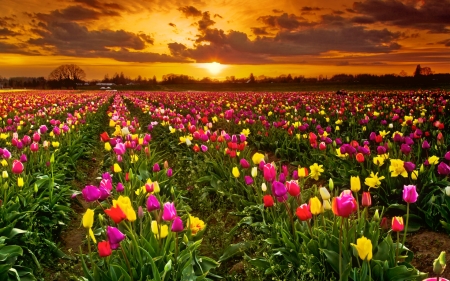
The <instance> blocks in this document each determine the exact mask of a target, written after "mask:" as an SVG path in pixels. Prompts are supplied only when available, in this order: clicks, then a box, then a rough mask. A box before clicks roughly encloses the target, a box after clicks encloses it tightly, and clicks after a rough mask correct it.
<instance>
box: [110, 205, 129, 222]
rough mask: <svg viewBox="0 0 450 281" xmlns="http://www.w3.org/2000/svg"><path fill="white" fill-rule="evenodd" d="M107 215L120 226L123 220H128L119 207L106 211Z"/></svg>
mask: <svg viewBox="0 0 450 281" xmlns="http://www.w3.org/2000/svg"><path fill="white" fill-rule="evenodd" d="M105 213H106V214H107V215H108V216H109V217H110V218H111V219H112V220H113V221H114V222H115V223H116V224H119V223H120V222H121V221H122V220H124V219H126V218H127V216H126V215H125V213H124V212H123V211H122V209H121V208H120V207H119V206H117V207H111V208H110V209H106V210H105Z"/></svg>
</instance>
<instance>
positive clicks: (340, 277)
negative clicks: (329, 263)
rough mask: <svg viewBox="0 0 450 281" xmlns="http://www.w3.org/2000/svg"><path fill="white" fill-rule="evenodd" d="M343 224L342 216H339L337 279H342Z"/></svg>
mask: <svg viewBox="0 0 450 281" xmlns="http://www.w3.org/2000/svg"><path fill="white" fill-rule="evenodd" d="M343 226H344V218H343V217H341V227H340V229H339V280H342V228H343Z"/></svg>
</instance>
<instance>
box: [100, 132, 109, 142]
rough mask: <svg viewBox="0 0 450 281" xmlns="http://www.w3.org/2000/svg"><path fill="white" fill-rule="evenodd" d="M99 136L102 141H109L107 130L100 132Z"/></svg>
mask: <svg viewBox="0 0 450 281" xmlns="http://www.w3.org/2000/svg"><path fill="white" fill-rule="evenodd" d="M100 138H101V139H102V142H107V141H109V135H108V133H107V132H103V133H101V134H100Z"/></svg>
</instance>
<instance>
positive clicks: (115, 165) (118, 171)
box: [114, 163, 122, 173]
mask: <svg viewBox="0 0 450 281" xmlns="http://www.w3.org/2000/svg"><path fill="white" fill-rule="evenodd" d="M120 172H122V169H121V168H120V166H119V164H117V163H114V173H120Z"/></svg>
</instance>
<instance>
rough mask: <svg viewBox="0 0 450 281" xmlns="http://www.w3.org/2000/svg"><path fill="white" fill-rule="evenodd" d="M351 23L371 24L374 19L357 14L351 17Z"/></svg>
mask: <svg viewBox="0 0 450 281" xmlns="http://www.w3.org/2000/svg"><path fill="white" fill-rule="evenodd" d="M351 21H352V22H353V23H357V24H371V23H375V22H376V21H375V19H374V18H372V17H366V16H358V17H354V18H352V19H351Z"/></svg>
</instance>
